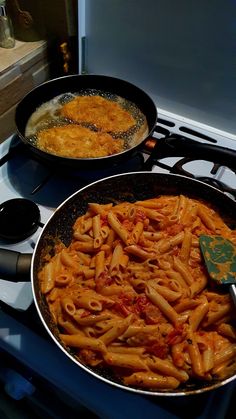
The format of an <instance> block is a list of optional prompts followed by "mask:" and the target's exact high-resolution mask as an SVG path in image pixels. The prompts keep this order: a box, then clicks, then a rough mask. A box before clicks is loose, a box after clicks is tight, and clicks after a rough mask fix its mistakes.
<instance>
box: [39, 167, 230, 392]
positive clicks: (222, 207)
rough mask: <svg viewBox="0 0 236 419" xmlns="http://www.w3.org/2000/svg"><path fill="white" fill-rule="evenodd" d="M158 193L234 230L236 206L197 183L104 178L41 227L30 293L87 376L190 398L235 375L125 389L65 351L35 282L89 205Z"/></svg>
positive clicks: (164, 177) (160, 177) (159, 177)
mask: <svg viewBox="0 0 236 419" xmlns="http://www.w3.org/2000/svg"><path fill="white" fill-rule="evenodd" d="M160 194H165V195H170V194H171V195H172V194H174V195H180V194H184V195H186V196H189V197H191V198H196V199H200V200H204V201H206V202H207V203H208V204H210V205H211V206H212V207H213V208H214V209H216V210H217V211H218V212H219V213H220V214H221V216H222V217H223V218H224V220H225V222H226V223H227V224H228V225H229V226H230V227H231V228H235V212H236V203H235V202H234V201H233V200H232V199H231V198H229V197H228V196H226V195H225V194H224V193H222V192H220V191H218V190H217V189H215V188H213V187H211V186H208V185H206V184H204V183H202V182H200V181H196V180H194V179H190V178H187V177H184V176H179V175H173V174H159V173H151V172H133V173H126V174H122V175H116V176H112V177H109V178H105V179H102V180H100V181H97V182H94V183H92V184H90V185H88V186H86V187H84V188H83V189H81V190H79V191H78V192H76V193H75V194H73V195H72V196H71V197H69V198H68V199H67V200H66V201H65V202H64V203H62V204H61V205H60V207H59V208H58V209H57V210H56V211H55V213H54V214H53V215H52V217H51V218H50V219H49V221H48V223H47V224H46V226H45V227H44V229H43V231H42V234H41V236H40V238H39V240H38V243H37V245H36V248H35V251H34V254H33V259H32V264H31V278H32V286H33V294H34V299H35V303H36V307H37V310H38V312H39V315H40V317H41V320H42V322H43V324H44V326H45V327H46V329H47V331H48V332H49V334H50V335H51V337H52V338H53V339H54V341H55V342H56V343H57V344H58V345H59V347H60V348H61V349H62V350H63V351H64V352H65V354H67V356H69V357H70V358H71V359H72V360H73V361H74V362H75V363H76V364H77V365H78V366H80V367H82V368H83V369H85V370H86V371H88V372H89V373H91V374H93V375H95V376H96V377H97V378H99V379H102V380H104V381H106V382H108V383H110V384H113V385H116V386H119V387H121V388H122V389H126V390H129V391H133V392H137V393H141V394H146V395H159V396H160V395H165V396H183V395H193V394H198V393H203V392H205V391H208V390H212V389H216V388H218V387H220V386H222V385H224V384H226V383H228V382H230V381H231V380H233V379H235V378H236V375H234V376H232V377H230V378H227V379H225V380H223V381H217V382H211V383H210V384H209V383H207V384H206V383H202V382H195V383H191V384H190V385H189V386H188V387H186V385H185V387H182V388H179V389H177V390H171V391H146V390H139V389H134V388H130V387H126V386H124V385H123V384H121V383H119V382H118V381H117V380H116V379H115V378H114V377H112V376H111V374H110V373H108V372H107V371H105V370H104V371H102V372H101V371H99V372H98V371H96V370H94V369H93V370H92V369H90V368H89V367H87V366H85V365H83V364H82V363H81V362H80V361H78V360H76V359H75V358H74V357H73V352H69V351H68V349H66V348H65V347H64V346H63V344H62V343H61V342H60V341H59V338H58V330H57V328H56V326H55V325H54V324H53V322H52V320H51V316H50V314H49V311H48V308H47V305H46V303H45V300H44V297H43V296H42V294H41V292H40V289H39V284H38V279H37V273H38V271H39V269H40V267H41V266H42V259H43V255H45V253H47V252H48V251H50V249H52V248H53V246H54V244H55V243H56V242H57V240H58V239H59V240H61V241H62V242H63V243H64V244H65V245H69V243H70V241H71V238H72V226H73V223H74V222H75V220H76V218H77V217H79V216H81V215H83V214H84V213H85V212H86V210H87V205H88V203H89V202H97V203H100V204H105V203H109V202H113V203H118V202H122V201H129V202H134V201H136V200H144V199H149V198H152V197H156V196H158V195H160Z"/></svg>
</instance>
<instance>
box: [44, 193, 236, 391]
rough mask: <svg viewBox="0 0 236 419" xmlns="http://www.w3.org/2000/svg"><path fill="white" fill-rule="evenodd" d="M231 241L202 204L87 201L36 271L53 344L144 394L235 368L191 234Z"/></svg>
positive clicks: (235, 349) (220, 299) (174, 199)
mask: <svg viewBox="0 0 236 419" xmlns="http://www.w3.org/2000/svg"><path fill="white" fill-rule="evenodd" d="M205 233H206V234H212V235H214V234H218V235H222V236H223V237H226V238H228V239H230V240H231V241H232V242H234V243H236V231H233V230H231V229H230V228H229V227H228V226H227V225H226V224H225V223H224V221H223V220H222V219H221V217H220V216H219V215H218V214H217V213H216V212H215V211H214V210H213V209H211V208H210V207H208V206H207V205H206V204H205V203H202V202H200V201H197V200H194V199H190V198H188V197H186V196H184V195H180V196H164V195H162V196H158V197H157V198H153V199H149V200H145V201H137V202H135V203H128V202H123V203H120V204H117V205H113V204H104V205H100V204H96V203H91V204H89V205H88V210H87V212H86V214H84V215H83V216H81V217H79V218H78V219H77V220H76V222H75V224H74V226H73V239H72V241H71V244H70V245H69V246H68V247H65V246H64V245H63V244H61V245H59V246H57V248H56V252H55V255H54V256H53V257H52V258H51V259H50V260H49V261H47V262H46V263H45V265H44V267H43V268H42V269H41V271H40V272H39V274H38V277H39V281H40V287H41V291H42V293H43V294H44V295H45V297H46V300H47V303H48V306H49V309H50V312H51V315H52V318H53V321H54V322H55V323H56V324H57V325H58V328H59V332H60V339H61V341H62V342H63V344H64V345H65V346H67V347H69V348H73V350H74V353H75V357H76V358H78V359H79V360H80V361H81V362H82V363H83V364H85V365H89V366H90V367H104V366H106V367H108V368H111V369H112V371H113V372H115V374H116V375H117V376H118V377H119V379H120V380H121V381H122V383H123V384H124V385H127V386H132V387H136V388H143V389H148V390H156V389H158V390H159V389H161V390H169V389H170V390H171V389H176V388H178V387H180V386H182V387H184V386H185V385H187V384H188V383H190V382H191V380H193V379H194V380H203V381H212V380H215V379H219V380H221V379H222V378H225V377H227V376H230V375H232V374H233V373H235V371H236V356H235V355H236V329H235V328H234V322H235V316H234V308H233V304H232V302H231V299H230V296H229V294H227V293H222V291H219V290H218V288H217V287H216V286H215V285H212V284H211V283H210V282H209V280H208V275H207V271H206V268H205V266H204V263H203V259H202V257H201V254H200V248H199V242H198V237H199V235H200V234H205Z"/></svg>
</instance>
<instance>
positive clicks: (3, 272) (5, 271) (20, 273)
mask: <svg viewBox="0 0 236 419" xmlns="http://www.w3.org/2000/svg"><path fill="white" fill-rule="evenodd" d="M31 259H32V254H30V253H20V252H15V251H13V250H8V249H0V278H1V279H6V280H10V281H13V282H19V281H30V267H31Z"/></svg>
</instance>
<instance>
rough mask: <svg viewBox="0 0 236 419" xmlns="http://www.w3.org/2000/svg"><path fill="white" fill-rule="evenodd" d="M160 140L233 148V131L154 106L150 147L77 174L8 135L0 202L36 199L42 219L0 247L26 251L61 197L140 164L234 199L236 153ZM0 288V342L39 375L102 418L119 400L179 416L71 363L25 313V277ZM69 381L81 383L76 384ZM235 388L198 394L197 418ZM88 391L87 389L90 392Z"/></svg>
mask: <svg viewBox="0 0 236 419" xmlns="http://www.w3.org/2000/svg"><path fill="white" fill-rule="evenodd" d="M186 139H187V140H186ZM165 141H167V143H168V141H169V144H171V142H172V143H173V142H177V144H180V142H181V141H182V143H183V144H185V143H184V142H186V141H187V142H191V141H194V142H196V143H200V144H202V145H203V146H204V145H213V146H217V147H223V148H227V149H229V150H233V151H235V150H236V138H234V137H233V136H232V135H230V134H227V133H223V132H219V131H217V130H213V129H211V128H209V127H205V126H203V125H201V124H195V123H193V122H192V121H188V120H186V119H184V118H180V117H178V116H176V115H172V114H169V113H167V112H159V119H158V125H157V127H156V129H155V131H154V133H153V137H152V138H150V139H149V140H148V142H149V146H150V147H147V148H145V149H144V150H142V153H138V154H137V156H135V157H134V158H132V159H131V160H129V161H127V162H125V163H124V164H122V167H119V166H118V167H115V168H113V169H112V170H101V171H99V173H98V172H92V173H91V172H90V173H85V172H80V173H75V172H74V171H66V170H63V169H62V170H60V171H58V170H56V169H55V168H52V167H48V166H46V165H44V164H42V163H41V162H39V161H36V160H35V159H34V158H33V157H32V156H31V155H30V154H29V153H28V151H27V150H26V149H25V146H23V145H22V143H21V141H20V140H19V139H18V138H17V136H16V135H13V136H12V137H11V138H9V139H8V140H7V141H5V142H4V143H3V144H1V145H0V165H1V166H0V179H1V181H0V197H1V202H0V204H1V203H3V202H5V201H8V200H11V199H15V198H25V199H27V200H30V201H33V202H34V203H36V204H37V207H38V208H39V211H40V216H41V218H40V224H39V226H38V228H37V229H36V231H35V232H34V233H33V234H32V235H30V236H29V237H28V238H26V239H24V240H21V241H20V242H16V243H9V242H6V241H4V240H0V247H2V248H4V249H10V250H15V251H18V252H21V253H32V252H33V249H34V247H35V244H36V242H37V239H38V237H39V236H40V232H41V228H42V226H43V225H44V224H45V223H46V222H47V220H48V219H49V218H50V216H51V215H52V214H53V212H54V211H55V209H56V208H57V206H58V205H60V204H61V202H63V201H64V200H65V199H66V198H67V197H68V196H69V195H71V194H72V193H74V192H75V191H76V190H78V189H80V188H81V187H82V186H84V185H85V184H88V183H91V182H92V181H94V180H97V179H99V178H103V177H106V176H110V175H113V174H117V173H121V172H130V171H132V172H133V171H134V172H135V171H140V170H143V169H145V170H152V171H154V172H159V173H169V172H171V173H178V174H182V175H185V176H186V175H187V176H191V177H195V178H197V179H200V180H202V181H205V182H207V183H210V184H212V185H213V186H215V187H218V188H219V189H221V190H223V191H224V192H225V193H226V194H228V195H229V196H230V197H231V198H232V199H236V160H235V165H234V159H232V161H231V160H230V159H229V162H230V165H229V167H227V164H226V163H227V157H226V158H224V159H221V158H220V163H218V162H216V160H217V158H216V157H215V155H214V156H213V161H211V158H212V154H211V153H208V154H207V155H206V157H204V158H202V157H201V156H200V157H199V155H198V154H197V152H196V153H195V152H194V153H190V154H191V155H190V156H189V154H188V153H187V154H188V155H187V156H186V153H185V146H184V147H182V149H181V151H180V150H179V151H178V152H177V155H175V154H176V153H175V152H172V151H171V152H169V151H168V150H169V149H168V147H164V148H163V147H162V145H163V144H164V142H165ZM160 145H161V146H160ZM153 147H155V148H156V151H157V152H156V153H155V157H154V158H150V153H151V151H150V150H151V149H152V148H153ZM158 147H159V150H158ZM179 154H181V155H179ZM213 154H214V153H213ZM0 288H1V301H2V306H1V311H0V348H2V349H3V350H4V351H7V352H8V353H10V354H11V355H12V356H14V357H15V358H16V359H19V360H20V362H22V363H23V364H24V365H25V366H26V367H27V368H29V369H30V370H32V371H34V372H35V374H39V375H41V376H43V377H44V378H45V379H46V380H48V381H49V382H50V383H51V384H52V385H56V386H57V387H58V388H60V389H61V390H62V391H64V392H65V393H67V394H70V395H72V397H74V399H75V400H79V401H80V402H81V403H82V404H83V405H84V406H86V407H88V408H89V409H91V410H92V411H94V412H96V413H97V414H98V415H100V416H101V417H112V418H117V419H118V418H121V417H122V412H120V411H119V409H117V412H114V410H115V409H114V406H119V405H122V404H124V403H125V405H126V406H127V408H126V414H127V417H128V416H129V417H136V418H139V417H140V418H141V416H142V415H143V413H142V412H143V411H144V409H145V412H147V414H148V415H150V416H151V415H154V414H155V415H157V414H158V415H159V417H161V418H162V417H163V418H164V417H165V418H167V419H168V418H170V419H172V418H173V419H174V418H178V417H180V416H179V415H180V411H181V409H182V407H183V404H181V402H179V403H178V402H175V403H174V405H173V406H174V408H173V406H172V407H171V406H169V403H165V402H163V401H160V400H158V401H157V400H156V399H155V400H154V399H149V398H148V397H141V396H139V395H135V394H132V395H131V394H129V393H125V392H123V391H121V390H119V389H117V388H115V389H114V388H113V387H111V386H109V385H107V384H106V383H102V382H100V381H98V380H97V379H95V378H93V377H92V376H89V375H88V374H87V373H85V372H84V371H83V370H80V369H78V368H76V367H75V366H74V365H73V363H71V361H69V360H68V359H66V357H65V356H64V355H63V354H62V353H61V352H60V351H59V350H58V348H57V347H56V346H55V345H54V344H53V343H52V342H51V341H50V340H49V338H48V339H47V337H46V338H45V336H44V333H43V331H42V326H41V325H40V322H37V320H36V321H35V317H34V316H33V317H32V320H33V323H34V325H32V321H30V319H29V317H31V314H30V313H31V312H32V310H33V311H34V305H33V296H32V292H31V284H30V282H24V281H20V282H17V283H15V282H9V281H6V280H4V279H0ZM42 353H44V354H46V359H45V358H44V357H43V359H42V356H41V355H40V354H42ZM58 365H60V369H58ZM75 380H77V382H78V383H79V384H78V386H77V387H76V388H75V386H74V382H75ZM88 389H89V391H88ZM233 390H234V385H233V384H232V385H228V386H227V388H226V389H224V388H223V389H219V391H216V392H212V393H211V394H210V395H209V394H208V395H207V397H203V398H202V399H201V400H202V402H201V403H202V405H201V406H202V407H201V408H200V407H199V408H198V412H199V415H198V416H197V417H198V418H206V417H210V415H211V414H213V413H212V412H213V411H214V418H216V419H217V418H219V419H221V418H222V417H224V414H225V412H226V411H227V408H228V402H229V399H230V397H231V394H232V392H233ZM90 393H92V394H93V398H92V399H91V397H90ZM104 394H105V395H106V397H105V398H104ZM107 400H109V402H107ZM199 400H200V399H199ZM182 403H183V402H182ZM111 412H112V415H111Z"/></svg>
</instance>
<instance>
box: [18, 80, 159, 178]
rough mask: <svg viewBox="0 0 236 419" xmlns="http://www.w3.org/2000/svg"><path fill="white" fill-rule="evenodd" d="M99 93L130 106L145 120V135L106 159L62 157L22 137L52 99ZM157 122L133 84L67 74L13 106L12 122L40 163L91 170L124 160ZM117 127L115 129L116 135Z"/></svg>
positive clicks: (152, 108) (148, 99) (148, 100)
mask: <svg viewBox="0 0 236 419" xmlns="http://www.w3.org/2000/svg"><path fill="white" fill-rule="evenodd" d="M86 91H88V92H92V91H95V92H102V93H104V94H105V97H106V96H107V97H110V99H111V98H112V97H119V98H122V99H123V100H124V103H125V102H127V103H128V104H129V103H132V104H133V105H134V106H135V107H137V108H138V109H139V110H140V112H141V113H142V114H143V115H144V116H145V117H146V120H147V130H146V132H145V136H141V138H140V139H137V141H135V142H134V144H133V143H132V144H131V146H130V145H129V141H127V146H126V148H125V149H124V150H123V151H121V152H119V153H117V154H113V155H110V156H105V157H96V158H72V157H62V156H57V155H55V154H50V153H47V152H46V151H43V150H40V148H39V147H38V146H37V141H34V140H33V139H32V138H30V137H28V136H26V127H27V124H28V121H29V118H30V117H31V116H32V114H33V113H34V112H35V111H36V110H37V109H38V108H39V107H40V106H41V105H43V104H45V103H46V102H49V101H51V100H52V99H53V98H56V97H58V96H60V95H61V96H63V95H68V94H80V93H82V94H83V92H86ZM156 121H157V109H156V105H155V104H154V102H153V100H152V99H151V97H150V96H149V95H148V94H147V93H146V92H144V91H143V90H142V89H140V88H139V87H137V86H135V85H134V84H132V83H130V82H128V81H125V80H121V79H118V78H115V77H109V76H103V75H77V74H75V75H70V76H64V77H60V78H56V79H53V80H49V81H47V82H45V83H43V84H41V85H39V86H37V87H36V88H35V89H33V90H31V91H30V92H29V93H28V94H27V95H26V96H25V97H24V98H23V99H22V100H21V101H20V102H19V104H18V105H17V107H16V113H15V123H16V128H17V132H18V135H19V137H20V138H21V140H22V141H23V142H24V144H26V145H27V147H28V148H29V149H30V150H31V152H32V153H34V155H35V156H36V157H38V158H39V159H40V160H43V161H45V162H48V163H50V164H55V165H64V166H67V167H72V168H76V169H80V170H91V169H92V170H94V169H99V168H104V169H105V168H108V167H112V166H114V165H116V164H120V163H121V162H123V161H125V160H128V159H129V158H130V157H132V156H133V155H134V153H136V152H137V150H138V149H139V148H140V147H141V144H142V143H143V142H144V141H145V140H146V138H147V137H148V136H149V135H151V134H152V132H153V130H154V128H155V125H156ZM118 131H119V127H117V132H118Z"/></svg>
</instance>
